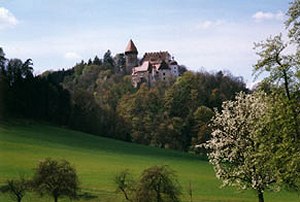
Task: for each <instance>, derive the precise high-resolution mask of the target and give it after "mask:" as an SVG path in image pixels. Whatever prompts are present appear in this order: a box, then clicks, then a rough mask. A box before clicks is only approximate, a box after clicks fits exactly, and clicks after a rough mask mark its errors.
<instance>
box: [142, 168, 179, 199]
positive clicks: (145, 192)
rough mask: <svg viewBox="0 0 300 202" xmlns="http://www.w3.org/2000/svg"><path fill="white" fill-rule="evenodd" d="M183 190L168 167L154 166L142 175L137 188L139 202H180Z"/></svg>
mask: <svg viewBox="0 0 300 202" xmlns="http://www.w3.org/2000/svg"><path fill="white" fill-rule="evenodd" d="M180 195H181V188H180V186H179V184H178V182H177V180H176V175H175V174H174V171H173V170H171V169H170V168H169V167H168V166H153V167H150V168H148V169H146V170H144V172H143V173H142V176H141V178H140V180H139V183H138V185H137V188H136V201H137V202H154V201H156V202H165V201H172V202H177V201H180V199H179V196H180Z"/></svg>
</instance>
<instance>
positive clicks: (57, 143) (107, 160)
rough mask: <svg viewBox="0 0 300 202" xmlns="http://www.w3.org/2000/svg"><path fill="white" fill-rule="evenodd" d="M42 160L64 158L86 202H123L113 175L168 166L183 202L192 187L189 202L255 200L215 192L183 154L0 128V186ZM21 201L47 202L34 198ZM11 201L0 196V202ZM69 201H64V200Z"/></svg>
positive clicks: (38, 127) (205, 172)
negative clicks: (72, 168) (88, 195)
mask: <svg viewBox="0 0 300 202" xmlns="http://www.w3.org/2000/svg"><path fill="white" fill-rule="evenodd" d="M46 157H52V158H64V159H67V160H68V161H70V162H71V163H72V164H74V166H75V167H76V169H77V172H78V175H79V178H80V182H81V187H82V190H83V191H87V192H90V193H93V194H95V195H97V196H98V198H96V199H92V200H90V201H116V202H117V201H122V200H121V198H122V196H121V195H117V194H115V186H114V184H113V176H114V175H115V174H116V173H118V172H119V171H121V170H123V169H129V170H130V171H131V172H132V173H134V175H135V176H138V175H139V174H140V173H141V171H142V170H143V169H145V168H147V167H149V166H152V165H166V164H167V165H169V166H170V167H171V168H172V169H174V170H176V172H177V175H178V179H179V181H180V183H181V185H182V187H183V192H184V196H183V197H182V199H183V201H189V200H188V196H187V194H186V190H187V187H188V184H189V181H191V183H192V187H193V201H214V202H217V201H219V202H221V201H222V202H226V201H228V202H229V201H232V202H233V201H235V202H242V201H245V202H246V201H249V202H250V201H256V197H255V194H254V193H252V192H250V191H249V192H237V191H234V190H233V189H229V188H227V189H219V185H220V183H219V182H218V180H217V179H216V178H215V176H214V172H213V169H212V167H211V166H210V165H209V164H208V163H207V162H206V161H202V160H201V159H199V158H197V157H195V156H193V155H189V154H184V153H179V152H174V151H165V150H160V149H157V148H152V147H145V146H141V145H135V144H128V143H125V142H120V141H115V140H111V139H105V138H101V137H95V136H91V135H87V134H84V133H80V132H75V131H71V130H67V129H61V128H57V127H52V126H49V125H42V124H27V125H26V124H6V125H4V124H1V125H0V173H1V175H0V184H2V183H4V182H5V180H6V179H10V178H14V177H17V176H18V175H20V174H21V175H26V176H31V175H32V173H33V168H34V167H35V166H36V165H37V163H38V161H39V160H41V159H44V158H46ZM24 199H25V200H24V201H51V199H47V198H43V199H40V198H38V197H36V196H35V195H33V194H29V195H27V196H26V197H25V198H24ZM8 200H9V198H7V197H6V196H3V195H0V201H8ZM66 201H68V200H66ZM266 201H270V202H276V201H277V202H280V201H289V202H293V201H295V202H296V201H300V199H299V198H298V196H297V195H295V194H291V193H285V192H280V193H275V194H270V193H266Z"/></svg>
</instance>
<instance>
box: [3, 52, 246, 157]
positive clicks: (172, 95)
mask: <svg viewBox="0 0 300 202" xmlns="http://www.w3.org/2000/svg"><path fill="white" fill-rule="evenodd" d="M124 62H125V60H124V55H122V54H117V55H116V56H112V55H111V52H110V51H107V52H106V53H105V54H104V56H103V58H102V59H100V58H99V57H98V56H96V57H95V58H94V59H89V60H88V61H87V62H85V61H81V62H80V63H78V64H76V65H75V66H74V67H72V68H70V69H68V70H59V71H46V72H44V73H42V74H41V75H34V74H33V71H34V70H33V63H32V60H31V59H28V60H26V61H25V62H23V61H22V60H20V59H8V58H6V57H5V53H4V51H3V49H2V48H0V66H1V72H0V93H1V95H0V115H1V117H0V119H2V120H3V119H11V118H21V119H31V120H42V121H47V122H51V123H55V124H58V125H62V126H66V127H69V128H72V129H76V130H80V131H85V132H89V133H92V134H95V135H99V136H105V137H110V138H116V139H121V140H125V141H129V142H136V143H140V144H146V145H152V146H157V147H161V148H171V149H176V150H182V151H188V150H189V149H191V148H192V147H193V146H194V145H197V144H199V143H203V142H205V141H206V140H207V139H208V138H209V136H210V129H209V127H208V124H209V121H210V119H211V117H212V116H213V114H214V112H213V111H214V108H217V109H220V108H221V104H222V102H223V101H226V100H231V99H233V98H234V96H235V95H236V93H237V92H240V91H245V92H246V91H247V88H246V85H245V83H244V81H243V79H242V78H241V77H235V76H233V75H231V74H230V73H229V72H222V71H219V72H214V73H209V72H205V71H201V72H192V71H187V69H186V68H185V67H184V66H180V67H181V68H180V72H181V76H180V77H178V78H177V79H176V80H175V79H174V80H173V81H171V82H158V83H156V85H155V86H154V87H148V86H147V85H145V84H142V85H140V86H139V87H138V88H134V87H133V86H132V84H131V75H130V74H128V73H127V72H126V71H124V69H125V68H124Z"/></svg>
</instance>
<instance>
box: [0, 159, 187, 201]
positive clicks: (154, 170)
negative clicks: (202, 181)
mask: <svg viewBox="0 0 300 202" xmlns="http://www.w3.org/2000/svg"><path fill="white" fill-rule="evenodd" d="M34 170H35V171H34V174H33V176H32V178H25V177H24V176H20V177H19V178H15V179H10V180H7V181H6V183H5V184H4V185H2V186H1V187H0V192H1V193H4V194H8V195H9V196H10V198H11V199H12V200H13V201H16V202H21V201H22V199H23V198H24V197H25V195H26V194H27V192H36V193H38V194H39V195H40V196H41V197H42V196H44V195H47V196H50V197H52V198H53V200H54V202H58V200H59V198H63V197H68V198H70V199H71V200H78V199H83V200H85V199H86V200H88V199H90V198H88V197H87V196H89V197H96V196H94V195H91V194H90V193H87V192H84V193H81V191H80V187H79V184H80V183H79V179H78V175H77V171H76V169H75V167H74V166H73V165H71V164H70V162H68V161H67V160H64V159H62V160H56V159H51V158H46V159H44V160H42V161H40V162H39V163H38V165H37V167H36V168H35V169H34ZM114 184H115V186H116V188H117V191H119V192H121V193H123V195H124V197H125V199H126V200H127V201H130V202H148V201H149V202H154V201H156V202H164V201H172V202H180V201H181V200H180V196H181V194H182V192H181V186H180V184H179V183H178V181H177V176H176V174H175V171H174V170H172V169H171V168H170V167H168V166H166V165H164V166H152V167H149V168H147V169H145V170H144V171H143V172H142V174H141V176H140V178H139V179H138V180H135V179H134V178H133V176H132V175H131V173H130V172H129V171H128V170H123V171H121V172H119V173H117V174H116V175H115V176H114Z"/></svg>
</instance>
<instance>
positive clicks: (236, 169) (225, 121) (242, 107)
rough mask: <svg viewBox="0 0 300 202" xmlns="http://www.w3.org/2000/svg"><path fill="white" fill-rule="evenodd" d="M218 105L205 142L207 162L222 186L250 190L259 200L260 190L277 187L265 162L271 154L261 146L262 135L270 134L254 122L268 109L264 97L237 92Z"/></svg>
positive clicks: (263, 145)
mask: <svg viewBox="0 0 300 202" xmlns="http://www.w3.org/2000/svg"><path fill="white" fill-rule="evenodd" d="M222 107H223V110H222V112H221V113H220V112H216V115H215V117H214V118H213V121H212V122H213V123H212V126H213V132H212V134H211V140H209V141H208V142H207V143H206V148H207V149H208V150H209V154H208V157H209V161H210V163H211V164H213V166H214V169H215V172H216V176H217V177H218V178H219V179H221V180H222V181H223V185H224V186H226V185H229V186H235V187H237V188H239V189H253V190H255V191H256V192H257V195H258V201H259V202H263V201H264V197H263V193H264V191H265V190H266V189H271V190H272V189H273V188H277V186H276V182H277V179H276V175H275V174H276V171H275V170H273V167H272V166H271V165H270V164H269V163H268V159H269V158H271V157H272V155H273V154H272V151H271V150H265V149H264V148H268V141H267V142H264V141H263V140H265V139H266V138H262V137H264V136H268V137H270V136H269V135H270V133H269V131H268V128H267V127H265V126H264V125H260V124H258V123H259V121H260V119H261V117H262V116H264V115H265V112H266V111H267V110H268V102H267V98H266V97H265V96H264V95H263V94H252V95H246V94H244V93H240V94H239V95H237V96H236V100H235V101H226V102H224V103H223V105H222ZM261 127H263V128H261ZM267 151H269V153H267ZM273 185H274V186H273Z"/></svg>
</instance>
